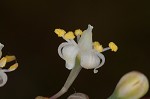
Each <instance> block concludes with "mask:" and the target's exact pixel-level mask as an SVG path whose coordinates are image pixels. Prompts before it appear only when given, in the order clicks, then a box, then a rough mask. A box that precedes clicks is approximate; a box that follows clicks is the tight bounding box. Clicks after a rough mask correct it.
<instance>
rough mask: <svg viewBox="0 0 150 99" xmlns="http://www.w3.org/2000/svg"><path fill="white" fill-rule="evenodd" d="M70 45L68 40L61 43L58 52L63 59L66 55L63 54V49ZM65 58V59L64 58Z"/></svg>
mask: <svg viewBox="0 0 150 99" xmlns="http://www.w3.org/2000/svg"><path fill="white" fill-rule="evenodd" d="M68 45H71V44H70V43H68V42H64V43H61V44H60V45H59V47H58V54H59V56H60V57H61V58H62V59H64V56H63V54H62V49H63V48H64V47H65V46H68ZM64 60H65V59H64Z"/></svg>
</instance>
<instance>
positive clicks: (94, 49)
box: [54, 25, 118, 73]
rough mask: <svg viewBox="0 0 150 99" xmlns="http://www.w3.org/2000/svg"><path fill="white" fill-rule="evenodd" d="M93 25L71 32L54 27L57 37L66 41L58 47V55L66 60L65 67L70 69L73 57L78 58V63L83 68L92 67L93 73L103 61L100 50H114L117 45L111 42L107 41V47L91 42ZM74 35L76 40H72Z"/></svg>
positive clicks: (72, 64)
mask: <svg viewBox="0 0 150 99" xmlns="http://www.w3.org/2000/svg"><path fill="white" fill-rule="evenodd" d="M92 29H93V26H91V25H88V28H87V30H84V31H83V32H82V31H81V30H80V29H77V30H75V32H74V33H73V32H72V31H69V32H67V33H66V31H65V30H63V29H55V31H54V32H55V33H56V34H57V35H58V37H62V38H63V39H65V40H66V41H67V42H63V43H61V44H60V45H59V47H58V54H59V56H60V57H61V58H62V59H64V60H65V61H66V68H67V69H69V70H70V69H72V68H74V66H75V59H76V57H78V58H79V59H80V65H81V66H82V67H83V68H85V69H94V73H97V72H98V70H97V69H98V68H100V67H101V66H102V65H103V64H104V63H105V57H104V55H103V54H102V52H104V51H106V50H109V49H111V50H112V51H114V52H116V51H117V50H118V47H117V46H116V45H115V44H114V43H113V42H110V43H109V47H107V48H103V47H102V45H100V44H99V42H93V40H92ZM75 35H76V36H77V42H75V41H74V38H75Z"/></svg>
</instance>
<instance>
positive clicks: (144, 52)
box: [0, 0, 150, 99]
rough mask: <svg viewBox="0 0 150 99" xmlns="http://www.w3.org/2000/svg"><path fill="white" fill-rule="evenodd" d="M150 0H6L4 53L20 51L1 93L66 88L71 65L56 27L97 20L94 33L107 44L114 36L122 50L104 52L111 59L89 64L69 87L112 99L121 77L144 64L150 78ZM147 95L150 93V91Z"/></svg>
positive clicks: (0, 37) (1, 17) (1, 5)
mask: <svg viewBox="0 0 150 99" xmlns="http://www.w3.org/2000/svg"><path fill="white" fill-rule="evenodd" d="M148 1H149V0H143V1H142V0H141V1H138V0H122V1H119V2H118V1H114V0H75V1H72V0H68V1H66V0H60V1H57V0H55V1H52V0H1V1H0V42H1V43H3V44H4V45H5V47H4V48H3V55H12V54H14V55H16V57H17V61H18V63H19V68H18V69H17V70H16V71H14V72H11V73H7V74H8V77H9V79H8V82H7V84H6V85H5V86H4V87H1V88H0V99H34V98H35V97H36V96H38V95H42V96H51V95H53V94H55V93H56V92H57V91H59V90H60V89H61V87H62V86H63V84H64V82H65V81H66V78H67V76H68V75H69V70H67V69H66V68H65V61H64V60H62V59H61V58H60V57H59V55H58V53H57V48H58V46H59V44H60V43H62V42H63V41H64V40H63V39H62V38H58V37H57V35H56V34H55V33H54V32H53V31H54V29H55V28H63V29H65V30H66V31H68V30H72V31H74V30H75V29H78V28H80V29H82V30H84V29H86V28H87V25H88V24H91V25H93V26H94V30H93V39H94V40H95V41H99V42H100V43H101V44H103V46H106V47H107V45H108V43H109V42H110V41H113V42H115V43H116V44H117V45H118V46H119V50H118V52H117V53H113V52H111V51H107V52H105V53H104V55H105V57H106V63H105V65H104V66H103V67H101V68H100V69H99V72H98V73H97V74H94V73H93V70H85V69H83V70H82V71H81V72H80V74H79V76H78V77H77V79H76V80H75V82H74V84H73V85H72V86H71V88H70V89H69V91H68V92H67V93H66V94H65V95H63V96H62V97H61V98H60V99H66V97H67V96H69V95H70V94H72V93H74V92H75V91H76V92H83V93H85V94H87V95H89V97H90V99H106V98H107V97H108V96H110V95H111V93H112V92H113V90H114V88H115V86H116V84H117V82H118V81H119V79H120V78H121V77H122V76H123V75H124V74H125V73H127V72H129V71H132V70H138V71H141V72H143V73H144V74H145V75H147V77H148V78H149V79H150V67H149V66H150V65H149V64H150V63H149V62H150V58H149V57H150V47H149V43H150V42H149V41H150V39H149V38H150V7H149V4H150V2H148ZM146 96H150V92H148V93H147V95H146Z"/></svg>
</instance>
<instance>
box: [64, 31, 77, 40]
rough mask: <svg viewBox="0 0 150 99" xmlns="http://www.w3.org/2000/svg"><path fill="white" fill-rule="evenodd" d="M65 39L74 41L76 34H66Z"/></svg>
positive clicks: (70, 32)
mask: <svg viewBox="0 0 150 99" xmlns="http://www.w3.org/2000/svg"><path fill="white" fill-rule="evenodd" d="M64 38H65V39H74V38H75V36H74V34H73V32H72V31H69V32H68V33H66V34H65V35H64Z"/></svg>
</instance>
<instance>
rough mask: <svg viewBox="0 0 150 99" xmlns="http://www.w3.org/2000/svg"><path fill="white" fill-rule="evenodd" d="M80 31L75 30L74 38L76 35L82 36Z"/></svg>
mask: <svg viewBox="0 0 150 99" xmlns="http://www.w3.org/2000/svg"><path fill="white" fill-rule="evenodd" d="M82 33H83V32H82V30H80V29H77V30H75V35H76V36H78V35H82Z"/></svg>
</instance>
